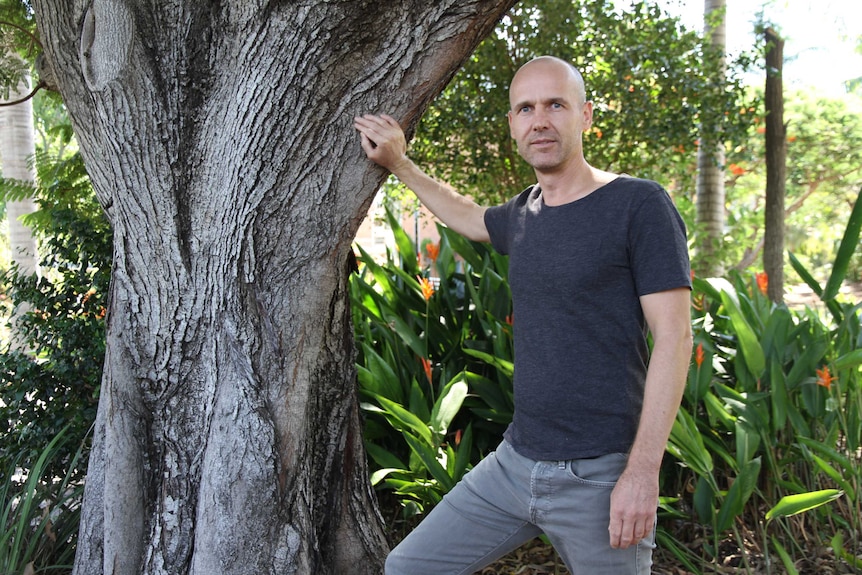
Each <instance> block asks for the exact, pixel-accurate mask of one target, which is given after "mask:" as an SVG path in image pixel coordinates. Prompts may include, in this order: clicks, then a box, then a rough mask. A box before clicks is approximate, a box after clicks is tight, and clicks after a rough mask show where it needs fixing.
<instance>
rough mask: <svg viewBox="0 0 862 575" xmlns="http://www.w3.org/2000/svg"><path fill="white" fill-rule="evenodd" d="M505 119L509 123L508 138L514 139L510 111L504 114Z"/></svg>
mask: <svg viewBox="0 0 862 575" xmlns="http://www.w3.org/2000/svg"><path fill="white" fill-rule="evenodd" d="M506 119H507V120H508V121H509V137H510V138H512V139H513V140H514V139H515V134H513V133H512V110H509V111H508V112H506Z"/></svg>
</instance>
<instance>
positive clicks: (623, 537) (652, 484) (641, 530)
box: [608, 468, 658, 549]
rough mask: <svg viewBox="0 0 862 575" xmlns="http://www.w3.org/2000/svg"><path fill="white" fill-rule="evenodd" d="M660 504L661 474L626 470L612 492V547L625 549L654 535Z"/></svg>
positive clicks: (610, 529)
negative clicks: (659, 486)
mask: <svg viewBox="0 0 862 575" xmlns="http://www.w3.org/2000/svg"><path fill="white" fill-rule="evenodd" d="M657 505H658V473H654V472H651V471H647V470H636V469H629V468H626V470H625V471H623V474H622V475H620V478H619V479H618V480H617V484H616V486H615V487H614V490H613V492H612V493H611V523H610V525H609V526H608V531H609V532H610V537H611V547H613V548H614V549H625V548H626V547H629V546H630V545H635V544H637V542H638V541H640V540H641V539H643V538H644V537H646V536H647V535H649V534H650V533H652V530H653V527H654V526H655V517H656V507H657Z"/></svg>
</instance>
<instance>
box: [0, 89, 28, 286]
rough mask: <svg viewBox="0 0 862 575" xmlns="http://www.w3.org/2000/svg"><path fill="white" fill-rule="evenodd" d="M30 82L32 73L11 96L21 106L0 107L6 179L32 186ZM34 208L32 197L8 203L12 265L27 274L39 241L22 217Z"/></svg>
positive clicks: (1, 153) (0, 146)
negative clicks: (26, 97)
mask: <svg viewBox="0 0 862 575" xmlns="http://www.w3.org/2000/svg"><path fill="white" fill-rule="evenodd" d="M28 80H29V74H24V79H23V80H22V81H21V82H19V83H18V86H17V89H15V90H13V91H12V93H11V94H10V97H9V100H10V102H18V103H16V104H14V105H10V104H9V103H5V105H0V128H2V129H0V160H2V167H3V177H4V178H12V179H16V180H20V181H23V182H29V183H31V184H32V183H33V182H34V180H35V177H36V175H35V173H34V171H33V169H32V167H31V165H30V162H31V160H32V158H33V156H34V155H35V153H36V144H35V142H34V139H33V137H34V132H35V128H34V127H33V104H32V102H31V101H30V100H29V99H24V100H23V101H20V100H21V99H22V98H24V97H25V96H26V94H27V93H29V92H30V86H29V82H28ZM35 209H36V205H35V203H34V202H33V199H32V198H20V199H16V200H14V201H8V202H6V215H7V218H8V220H9V246H10V248H11V255H12V262H13V263H14V264H16V265H17V267H18V269H19V270H21V271H22V272H25V273H35V272H36V239H35V237H34V236H33V232H32V231H31V230H30V228H28V227H27V226H26V225H24V223H23V222H22V221H21V217H22V216H26V215H27V214H30V213H33V212H34V211H35Z"/></svg>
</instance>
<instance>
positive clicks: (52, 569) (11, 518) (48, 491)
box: [0, 428, 83, 575]
mask: <svg viewBox="0 0 862 575" xmlns="http://www.w3.org/2000/svg"><path fill="white" fill-rule="evenodd" d="M67 432H68V428H64V429H62V430H61V431H60V433H58V434H57V435H56V436H55V437H54V438H53V439H51V441H50V442H49V443H48V444H47V446H46V447H45V448H44V449H43V450H42V451H41V452H40V454H39V457H38V458H37V459H36V461H35V462H34V463H33V464H32V466H31V467H30V470H29V472H28V473H27V475H26V476H25V477H21V476H19V473H21V469H20V468H19V467H18V465H17V463H18V462H17V461H13V462H12V463H11V464H10V465H9V466H8V467H4V468H3V470H4V474H3V479H2V481H0V573H2V574H3V575H18V574H19V573H25V572H26V570H27V569H28V568H29V569H32V572H34V573H35V572H38V573H58V572H59V573H68V572H69V571H70V570H71V567H72V561H73V560H74V557H75V544H76V542H77V538H78V522H79V519H80V505H81V498H82V495H83V484H82V483H80V482H76V481H74V480H73V478H72V474H71V472H70V473H66V475H65V476H61V477H54V476H52V475H51V474H50V471H49V470H50V469H51V468H57V467H65V468H67V469H69V470H73V469H76V468H77V467H78V465H79V463H80V457H81V453H82V449H83V445H80V444H79V446H78V448H77V450H76V451H73V452H72V458H71V460H69V461H65V462H62V463H59V462H56V461H55V460H57V459H61V458H64V457H66V450H64V449H63V445H65V444H67V443H68V442H69V440H70V437H69V436H68V435H67Z"/></svg>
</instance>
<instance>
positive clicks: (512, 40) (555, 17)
mask: <svg viewBox="0 0 862 575" xmlns="http://www.w3.org/2000/svg"><path fill="white" fill-rule="evenodd" d="M543 54H551V55H555V56H559V57H561V58H564V59H566V60H568V61H570V62H572V63H573V64H575V65H576V66H577V67H578V68H579V69H580V70H581V71H582V73H583V75H584V79H585V82H586V86H587V91H588V97H589V98H590V99H592V100H593V101H594V104H595V126H594V129H593V130H592V131H591V132H589V133H588V134H586V135H585V147H586V149H587V156H588V158H589V160H590V161H591V163H592V164H594V165H596V166H598V167H601V168H604V169H608V170H611V171H617V172H626V173H630V174H632V175H636V176H640V177H647V178H653V179H657V180H659V181H662V182H667V183H668V184H674V185H675V187H676V188H678V189H680V190H682V191H683V192H687V193H693V190H694V183H693V182H694V180H693V178H694V172H693V170H692V168H691V166H692V163H693V160H694V158H695V150H696V144H695V142H696V140H697V139H698V137H700V130H701V129H704V130H706V131H707V132H711V133H722V134H723V135H724V137H725V138H726V139H728V140H730V141H731V142H736V141H737V140H738V139H739V138H741V137H743V136H744V134H745V129H746V118H741V117H740V115H739V114H738V113H737V111H738V110H739V109H740V108H747V107H748V106H749V104H743V103H742V102H743V100H744V94H743V91H742V89H741V86H740V83H739V81H738V78H737V76H736V75H735V72H734V70H736V68H732V69H731V72H730V73H729V76H728V81H727V83H718V82H715V78H716V77H717V74H718V73H719V72H718V70H719V59H718V55H717V54H714V53H713V52H712V51H711V48H709V46H708V44H707V45H704V43H703V41H702V39H701V38H700V36H699V35H698V34H696V33H694V32H690V31H686V30H684V29H683V28H682V27H681V25H680V24H679V21H678V20H677V19H675V18H672V17H670V16H668V15H666V14H664V13H663V12H662V11H661V10H660V9H659V8H658V7H657V6H656V5H655V4H653V3H650V2H633V3H632V5H631V7H629V8H628V9H627V10H626V11H625V12H620V11H618V10H616V9H615V7H614V5H613V3H612V2H610V1H597V2H596V1H590V2H587V1H572V0H541V1H538V0H533V1H526V2H520V3H518V5H517V6H516V7H515V8H514V9H513V10H512V11H510V13H509V15H508V16H507V17H506V18H505V19H504V20H503V21H502V22H501V23H500V25H499V26H498V28H497V30H496V32H495V33H494V34H492V35H491V36H490V37H489V38H487V39H486V40H485V41H484V42H483V43H482V44H481V45H480V47H479V48H478V50H477V51H476V52H475V53H474V54H473V56H472V57H471V59H470V61H469V62H467V64H466V65H465V66H464V67H463V69H462V70H461V71H460V72H459V73H458V75H457V76H456V77H455V78H454V80H453V81H452V83H451V84H450V86H449V87H448V88H447V89H446V91H445V92H444V93H443V94H441V95H440V97H439V98H438V99H437V100H436V101H435V103H434V104H433V105H432V107H431V109H430V110H429V111H428V113H427V114H426V115H425V116H424V117H423V119H422V123H421V124H420V126H419V128H418V131H417V134H418V138H417V139H416V140H415V141H414V142H413V145H412V151H411V155H413V156H414V158H415V159H417V160H418V161H419V162H420V163H421V164H423V165H424V166H426V167H427V168H428V169H430V170H431V171H433V172H434V173H435V174H436V175H437V176H439V177H442V178H444V179H446V180H448V181H449V182H451V183H452V184H453V185H455V186H456V187H457V188H459V189H461V190H462V191H464V192H467V193H469V194H470V195H472V196H474V197H475V198H477V199H478V200H486V201H490V202H497V201H500V200H502V199H504V198H507V197H509V196H511V195H512V193H514V192H513V190H514V191H517V190H519V189H522V188H524V187H525V186H526V185H529V184H531V183H532V182H533V181H534V176H533V174H532V170H531V169H530V168H529V167H528V166H527V165H526V164H525V163H524V162H522V161H521V160H520V159H519V157H518V155H517V151H516V150H515V148H514V146H513V145H512V140H511V139H510V137H509V133H508V125H507V122H506V113H507V112H508V109H509V103H508V96H507V92H508V83H509V81H510V80H511V77H512V75H513V74H514V72H515V70H516V69H517V68H518V67H519V66H520V65H522V64H524V63H525V62H526V61H528V60H529V59H531V58H533V57H535V56H539V55H543ZM741 66H742V63H740V68H739V69H740V70H742V67H741Z"/></svg>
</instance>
